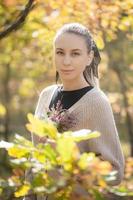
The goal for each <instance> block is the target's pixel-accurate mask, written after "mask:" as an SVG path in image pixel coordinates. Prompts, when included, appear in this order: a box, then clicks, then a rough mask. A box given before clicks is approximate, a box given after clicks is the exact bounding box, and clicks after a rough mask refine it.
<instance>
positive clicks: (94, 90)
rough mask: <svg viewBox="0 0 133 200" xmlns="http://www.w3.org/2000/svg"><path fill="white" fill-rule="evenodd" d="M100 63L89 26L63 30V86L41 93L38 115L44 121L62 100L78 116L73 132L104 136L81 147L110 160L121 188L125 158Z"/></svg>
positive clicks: (59, 57) (59, 42)
mask: <svg viewBox="0 0 133 200" xmlns="http://www.w3.org/2000/svg"><path fill="white" fill-rule="evenodd" d="M99 63H100V55H99V51H98V49H97V46H96V44H95V42H94V40H93V38H92V36H91V34H90V32H89V31H88V29H87V28H86V27H84V26H83V25H81V24H79V23H69V24H65V25H64V26H63V27H61V29H60V30H59V31H58V32H57V34H56V36H55V38H54V64H55V67H56V80H58V78H60V81H61V84H55V85H51V86H49V87H47V88H45V89H44V90H43V91H42V92H41V94H40V98H39V101H38V104H37V108H36V111H35V115H36V116H37V117H39V118H42V117H43V116H44V115H45V112H46V111H48V109H49V110H50V109H51V108H52V107H55V108H56V105H57V103H58V102H59V101H61V104H62V106H63V108H64V109H67V110H68V111H69V113H72V114H73V115H74V116H76V119H77V123H76V124H74V125H73V126H71V130H79V129H90V130H92V131H94V130H97V131H99V132H100V133H101V136H100V137H98V138H95V139H91V140H89V141H86V142H80V144H79V147H80V150H81V152H89V151H91V152H95V153H96V154H97V155H99V156H100V157H101V159H103V160H106V161H109V162H110V163H111V164H112V166H113V168H114V170H117V172H118V174H117V179H116V180H115V181H112V182H111V183H110V184H111V185H117V184H119V183H120V182H121V180H122V178H123V174H124V157H123V153H122V150H121V145H120V140H119V136H118V132H117V128H116V125H115V121H114V117H113V113H112V109H111V106H110V103H109V100H108V98H107V97H106V95H105V94H104V93H103V91H102V90H101V89H100V87H99V82H98V64H99ZM33 142H35V143H36V141H35V139H34V137H33Z"/></svg>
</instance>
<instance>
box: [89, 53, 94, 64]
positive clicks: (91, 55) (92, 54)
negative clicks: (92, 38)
mask: <svg viewBox="0 0 133 200" xmlns="http://www.w3.org/2000/svg"><path fill="white" fill-rule="evenodd" d="M88 57H89V59H88V63H87V65H90V64H91V62H92V60H93V58H94V51H92V50H91V51H90V52H89V56H88Z"/></svg>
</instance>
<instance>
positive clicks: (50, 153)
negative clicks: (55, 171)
mask: <svg viewBox="0 0 133 200" xmlns="http://www.w3.org/2000/svg"><path fill="white" fill-rule="evenodd" d="M44 155H45V156H46V158H48V159H49V160H50V162H51V163H52V164H56V158H57V154H56V151H55V150H54V149H53V148H52V147H51V145H50V144H46V145H45V148H44Z"/></svg>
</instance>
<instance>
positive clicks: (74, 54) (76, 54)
mask: <svg viewBox="0 0 133 200" xmlns="http://www.w3.org/2000/svg"><path fill="white" fill-rule="evenodd" d="M72 55H73V56H79V55H80V53H77V52H74V53H72Z"/></svg>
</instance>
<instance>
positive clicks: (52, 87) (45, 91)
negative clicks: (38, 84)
mask: <svg viewBox="0 0 133 200" xmlns="http://www.w3.org/2000/svg"><path fill="white" fill-rule="evenodd" d="M57 87H58V86H57V85H56V84H52V85H49V86H47V87H45V88H43V89H42V91H41V92H40V96H41V97H42V96H45V95H47V94H51V93H52V92H53V91H54V90H55V89H56V88H57Z"/></svg>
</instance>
